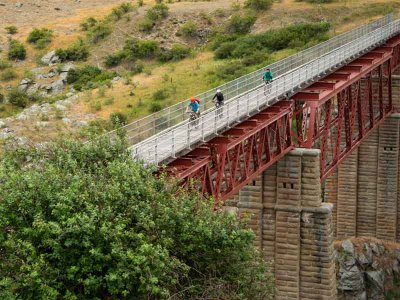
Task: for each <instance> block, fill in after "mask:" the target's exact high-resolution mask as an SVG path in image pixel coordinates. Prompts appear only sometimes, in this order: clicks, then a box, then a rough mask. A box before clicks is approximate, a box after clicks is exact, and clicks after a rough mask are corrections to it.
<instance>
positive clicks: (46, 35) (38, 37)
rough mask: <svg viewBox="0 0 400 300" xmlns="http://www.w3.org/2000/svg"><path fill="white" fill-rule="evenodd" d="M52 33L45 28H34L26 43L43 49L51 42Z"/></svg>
mask: <svg viewBox="0 0 400 300" xmlns="http://www.w3.org/2000/svg"><path fill="white" fill-rule="evenodd" d="M52 37H53V31H52V30H50V29H47V28H42V29H39V28H34V29H33V30H32V31H31V32H30V33H29V35H28V38H27V41H28V43H30V44H34V45H35V47H36V48H39V49H43V48H44V47H45V46H46V45H47V44H49V43H50V42H51V39H52Z"/></svg>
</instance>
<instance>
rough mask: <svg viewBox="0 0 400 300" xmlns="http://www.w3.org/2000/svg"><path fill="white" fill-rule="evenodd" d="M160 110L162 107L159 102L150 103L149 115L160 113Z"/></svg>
mask: <svg viewBox="0 0 400 300" xmlns="http://www.w3.org/2000/svg"><path fill="white" fill-rule="evenodd" d="M162 109H163V106H162V105H161V103H160V102H157V101H153V102H151V103H150V107H149V111H150V112H151V113H155V112H158V111H160V110H162Z"/></svg>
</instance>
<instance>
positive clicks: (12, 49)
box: [8, 39, 26, 60]
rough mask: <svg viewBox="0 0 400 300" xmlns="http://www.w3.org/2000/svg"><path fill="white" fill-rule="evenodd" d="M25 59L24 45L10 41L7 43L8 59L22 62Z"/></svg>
mask: <svg viewBox="0 0 400 300" xmlns="http://www.w3.org/2000/svg"><path fill="white" fill-rule="evenodd" d="M25 58H26V49H25V47H24V45H23V44H22V43H21V42H19V41H17V40H12V39H11V40H10V41H9V43H8V59H10V60H24V59H25Z"/></svg>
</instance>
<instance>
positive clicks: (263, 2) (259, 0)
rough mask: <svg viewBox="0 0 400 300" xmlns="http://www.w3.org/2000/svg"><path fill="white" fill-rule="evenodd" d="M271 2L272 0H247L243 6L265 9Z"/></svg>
mask: <svg viewBox="0 0 400 300" xmlns="http://www.w3.org/2000/svg"><path fill="white" fill-rule="evenodd" d="M272 3H273V1H272V0H247V1H246V2H245V6H246V7H250V8H252V9H255V10H265V9H268V8H270V7H271V6H272Z"/></svg>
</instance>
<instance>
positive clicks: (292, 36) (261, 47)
mask: <svg viewBox="0 0 400 300" xmlns="http://www.w3.org/2000/svg"><path fill="white" fill-rule="evenodd" d="M329 29H330V25H329V23H326V22H321V23H309V24H300V25H291V26H288V27H285V28H282V29H277V30H269V31H267V32H265V33H261V34H254V35H247V36H243V37H239V38H237V39H235V40H234V41H228V42H223V43H220V44H219V47H218V46H217V48H216V49H215V57H216V58H218V59H224V58H232V57H233V58H243V57H246V56H248V55H252V54H253V53H255V52H258V51H265V52H269V51H278V50H282V49H285V48H302V47H306V46H307V45H309V44H313V43H314V41H323V40H325V39H326V33H327V32H328V31H329Z"/></svg>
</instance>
